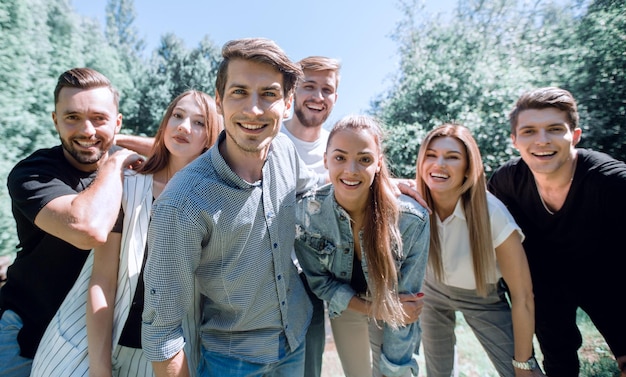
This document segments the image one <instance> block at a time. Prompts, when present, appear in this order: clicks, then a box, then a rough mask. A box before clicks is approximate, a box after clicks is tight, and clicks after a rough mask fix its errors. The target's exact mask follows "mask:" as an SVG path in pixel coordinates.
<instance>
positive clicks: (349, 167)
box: [345, 160, 358, 173]
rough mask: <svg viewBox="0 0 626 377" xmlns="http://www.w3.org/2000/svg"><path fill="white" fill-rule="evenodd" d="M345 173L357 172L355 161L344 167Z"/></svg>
mask: <svg viewBox="0 0 626 377" xmlns="http://www.w3.org/2000/svg"><path fill="white" fill-rule="evenodd" d="M345 166H346V172H347V173H356V172H357V170H358V164H357V162H356V161H354V160H353V161H349V162H348V163H347V164H346V165H345Z"/></svg>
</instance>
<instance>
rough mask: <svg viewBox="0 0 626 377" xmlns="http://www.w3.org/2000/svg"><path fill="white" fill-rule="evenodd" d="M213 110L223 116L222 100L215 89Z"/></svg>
mask: <svg viewBox="0 0 626 377" xmlns="http://www.w3.org/2000/svg"><path fill="white" fill-rule="evenodd" d="M215 109H216V110H217V113H218V114H220V115H222V116H224V110H223V109H222V98H220V94H219V93H218V92H217V89H215Z"/></svg>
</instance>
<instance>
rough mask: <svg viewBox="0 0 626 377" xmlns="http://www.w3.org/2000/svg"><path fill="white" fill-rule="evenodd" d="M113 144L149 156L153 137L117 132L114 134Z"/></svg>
mask: <svg viewBox="0 0 626 377" xmlns="http://www.w3.org/2000/svg"><path fill="white" fill-rule="evenodd" d="M115 144H116V145H119V146H120V147H124V148H127V149H130V150H131V151H135V152H137V153H139V154H140V155H143V156H146V157H150V156H151V155H152V146H153V145H154V138H153V137H147V136H135V135H126V134H117V135H115Z"/></svg>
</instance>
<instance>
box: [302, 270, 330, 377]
mask: <svg viewBox="0 0 626 377" xmlns="http://www.w3.org/2000/svg"><path fill="white" fill-rule="evenodd" d="M300 277H301V278H302V283H303V284H304V290H305V291H306V293H307V295H308V296H309V299H310V300H311V304H313V317H312V318H311V324H310V325H309V328H308V329H307V332H306V350H305V355H304V377H320V376H321V375H322V356H323V353H324V347H325V345H326V328H325V323H324V322H325V318H324V301H322V300H320V299H319V298H318V297H317V296H316V295H315V293H313V291H311V288H309V283H308V282H307V281H306V278H305V277H304V274H303V273H300Z"/></svg>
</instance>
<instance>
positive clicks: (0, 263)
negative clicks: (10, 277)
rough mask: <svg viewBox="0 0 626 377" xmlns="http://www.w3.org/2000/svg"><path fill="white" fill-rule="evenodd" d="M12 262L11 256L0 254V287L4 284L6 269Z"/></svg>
mask: <svg viewBox="0 0 626 377" xmlns="http://www.w3.org/2000/svg"><path fill="white" fill-rule="evenodd" d="M11 263H13V258H11V256H10V255H0V287H2V286H3V285H4V283H5V282H6V280H7V269H8V268H9V266H10V265H11Z"/></svg>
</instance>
